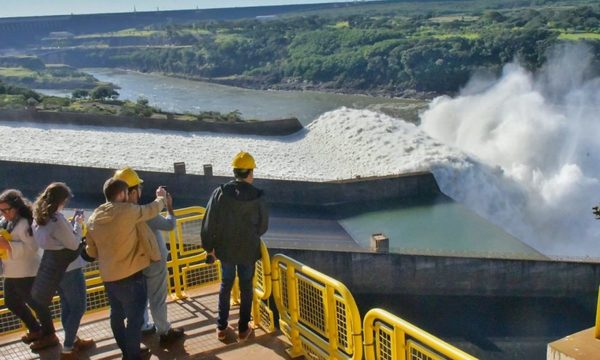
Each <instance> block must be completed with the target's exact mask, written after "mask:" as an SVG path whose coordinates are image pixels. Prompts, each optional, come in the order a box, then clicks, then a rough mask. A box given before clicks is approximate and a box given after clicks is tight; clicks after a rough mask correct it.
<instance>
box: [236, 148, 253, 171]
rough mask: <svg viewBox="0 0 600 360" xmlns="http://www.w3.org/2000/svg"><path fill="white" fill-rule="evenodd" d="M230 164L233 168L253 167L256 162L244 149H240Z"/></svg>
mask: <svg viewBox="0 0 600 360" xmlns="http://www.w3.org/2000/svg"><path fill="white" fill-rule="evenodd" d="M231 166H233V168H234V169H255V168H256V163H255V162H254V158H253V157H252V155H250V154H248V153H247V152H245V151H240V152H239V153H238V154H237V155H236V156H235V157H234V158H233V161H231Z"/></svg>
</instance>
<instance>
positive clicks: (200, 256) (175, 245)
mask: <svg viewBox="0 0 600 360" xmlns="http://www.w3.org/2000/svg"><path fill="white" fill-rule="evenodd" d="M204 213H205V209H204V208H203V207H200V206H192V207H187V208H183V209H176V210H175V211H174V214H175V217H176V218H177V221H176V226H175V230H174V231H171V232H168V233H167V234H165V235H167V237H165V239H168V244H169V250H170V259H169V260H168V261H167V267H168V269H169V281H168V284H169V291H170V293H171V294H172V296H173V297H174V298H178V299H183V298H185V297H187V294H186V290H189V289H194V288H198V287H202V286H207V285H211V284H216V283H219V282H220V280H221V267H220V266H219V265H220V263H219V262H218V261H215V262H214V263H213V264H207V263H206V256H207V254H206V251H204V249H203V248H202V240H201V239H200V230H201V228H202V219H203V218H204Z"/></svg>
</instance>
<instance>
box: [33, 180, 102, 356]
mask: <svg viewBox="0 0 600 360" xmlns="http://www.w3.org/2000/svg"><path fill="white" fill-rule="evenodd" d="M71 197H73V194H72V193H71V189H69V187H68V186H67V185H66V184H65V183H62V182H55V183H52V184H50V185H48V187H46V189H45V190H44V191H43V192H42V193H41V194H40V195H39V196H38V198H37V199H36V201H35V203H34V206H33V218H34V223H33V234H34V237H35V240H36V242H37V243H38V245H39V246H40V247H41V248H42V249H44V256H43V257H42V262H41V265H40V268H39V271H38V275H37V278H36V281H35V282H34V285H33V288H32V296H33V299H34V300H35V302H36V303H37V307H35V310H36V312H37V310H38V309H42V313H43V314H46V312H45V311H46V309H49V307H50V305H51V303H52V297H53V296H54V293H55V292H56V291H57V290H58V293H59V295H60V305H61V322H62V325H63V329H64V331H65V339H64V344H63V350H62V352H61V357H60V358H61V359H62V360H67V359H77V351H78V350H81V349H83V348H87V347H90V346H92V345H94V341H93V340H91V339H87V340H84V339H80V338H79V337H77V330H78V329H79V324H80V323H81V318H82V317H83V314H84V313H85V310H86V292H85V277H84V275H83V270H82V268H83V266H84V265H85V262H84V261H83V259H82V258H81V257H80V256H79V255H80V252H81V248H82V245H81V244H82V242H81V240H82V226H83V219H84V216H83V212H82V211H81V212H80V211H77V212H76V213H75V216H74V217H73V222H71V223H70V222H69V221H68V220H67V219H66V218H65V216H64V215H63V214H62V210H63V209H64V207H65V205H66V204H67V202H68V201H69V199H71ZM44 335H46V336H45V337H42V338H41V339H40V340H38V341H36V342H34V343H33V344H31V347H32V349H34V350H37V349H41V348H44V347H46V346H51V345H52V344H53V343H54V342H55V340H53V338H52V335H53V334H52V335H49V334H44ZM53 336H54V337H56V335H53ZM47 337H48V338H47ZM46 338H47V339H48V340H47V342H44V339H46Z"/></svg>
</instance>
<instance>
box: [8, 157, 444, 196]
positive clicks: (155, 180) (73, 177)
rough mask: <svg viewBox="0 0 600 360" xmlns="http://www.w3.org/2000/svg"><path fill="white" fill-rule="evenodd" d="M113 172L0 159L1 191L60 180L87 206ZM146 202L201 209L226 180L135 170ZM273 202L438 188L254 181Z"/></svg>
mask: <svg viewBox="0 0 600 360" xmlns="http://www.w3.org/2000/svg"><path fill="white" fill-rule="evenodd" d="M113 172H114V170H113V169H100V168H91V167H77V166H68V165H51V164H36V163H21V162H12V161H0V174H1V176H0V189H5V188H8V187H14V188H17V189H20V190H21V191H23V192H24V193H25V194H27V195H28V196H31V197H33V196H34V195H35V194H37V193H39V192H40V191H41V190H43V189H44V188H45V187H46V185H47V184H49V183H50V182H53V181H64V182H66V183H67V184H68V185H69V186H70V187H71V189H72V190H73V192H74V194H75V196H76V197H77V198H80V199H84V200H85V201H87V202H89V201H91V202H96V203H98V202H102V201H103V200H104V197H103V195H102V185H103V183H104V181H105V180H106V179H107V178H109V177H110V176H112V174H113ZM139 175H140V177H141V178H142V179H144V186H145V188H146V189H147V191H146V192H145V199H143V200H148V201H149V200H150V196H151V195H152V194H153V192H154V189H155V188H156V187H157V186H159V185H167V186H168V187H169V191H170V192H171V193H173V196H174V198H175V200H176V203H177V204H178V206H186V205H205V204H206V202H207V200H208V198H209V197H210V194H211V193H212V191H213V190H214V189H215V188H216V187H217V186H219V185H220V184H222V183H225V182H227V181H229V180H231V178H229V177H221V176H202V175H176V174H173V173H161V172H151V171H139ZM255 185H256V186H258V187H259V188H261V189H263V190H265V192H266V194H267V199H268V201H269V202H271V203H273V204H287V205H292V206H323V205H334V204H341V203H350V202H358V201H369V200H382V199H396V198H408V197H415V196H436V195H439V194H440V191H439V188H438V186H437V184H436V182H435V179H434V178H433V175H431V174H430V173H419V174H411V175H403V176H393V177H385V178H369V179H355V180H347V181H337V182H307V181H287V180H285V181H284V180H267V179H256V181H255Z"/></svg>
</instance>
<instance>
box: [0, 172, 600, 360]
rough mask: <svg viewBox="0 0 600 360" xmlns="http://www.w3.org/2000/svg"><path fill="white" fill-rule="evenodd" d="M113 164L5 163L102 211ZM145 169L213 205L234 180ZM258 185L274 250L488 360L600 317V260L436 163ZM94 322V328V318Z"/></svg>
mask: <svg viewBox="0 0 600 360" xmlns="http://www.w3.org/2000/svg"><path fill="white" fill-rule="evenodd" d="M113 172H114V169H107V168H92V167H80V166H70V165H56V164H40V163H24V162H15V161H0V173H1V174H2V177H0V187H1V188H3V189H4V188H8V187H15V188H19V189H20V190H22V191H23V193H24V194H26V195H27V196H28V197H30V198H34V197H35V196H36V194H37V193H38V192H39V191H40V190H41V189H43V188H44V186H45V185H46V184H48V183H49V182H52V181H64V182H66V183H68V184H69V186H70V187H71V189H72V190H73V192H74V194H75V195H76V197H75V198H74V199H73V200H72V204H71V206H74V207H82V208H86V209H93V208H95V207H96V206H97V205H99V204H100V203H102V202H103V196H102V195H101V192H100V189H101V188H102V183H103V182H104V180H105V179H107V178H108V177H110V176H112V174H113ZM139 174H140V177H141V178H143V179H144V185H145V187H146V188H148V189H151V188H154V187H157V186H159V185H167V186H168V187H169V190H170V192H172V194H173V196H174V202H175V205H176V207H177V208H182V207H186V206H204V205H205V204H206V202H207V200H208V197H209V196H210V193H211V192H212V190H213V189H214V188H215V187H216V186H218V185H220V184H222V183H224V182H227V181H229V180H230V178H229V177H222V176H212V175H210V174H206V175H194V174H182V173H179V174H178V173H175V172H173V173H165V172H152V171H139ZM255 184H256V186H257V187H259V188H261V189H263V190H264V191H265V193H266V195H267V199H268V201H269V207H270V214H271V220H270V227H269V231H268V232H267V233H266V234H265V236H264V237H263V241H264V242H265V244H266V247H267V248H268V251H269V253H270V254H282V255H286V256H289V257H290V258H292V259H295V261H299V262H300V263H302V264H305V265H307V266H310V267H311V268H313V269H316V270H317V271H319V272H322V273H324V274H327V275H328V276H331V277H333V278H334V279H336V280H338V281H340V282H342V283H343V284H345V285H346V286H347V287H348V289H349V290H350V291H351V292H352V294H354V296H355V298H356V302H357V306H358V310H359V312H360V314H361V315H362V314H365V313H366V312H368V310H369V309H371V308H374V307H378V308H384V309H387V310H388V311H390V312H392V313H394V314H395V315H397V316H400V317H401V318H403V319H406V320H408V321H410V322H411V323H413V324H416V325H417V326H420V327H422V328H424V329H426V330H428V331H430V332H432V333H433V334H435V335H436V336H439V337H440V338H442V339H443V340H446V341H448V342H449V343H451V344H452V345H454V346H457V347H458V348H460V349H461V350H463V351H466V352H467V353H469V354H471V355H473V356H476V357H479V358H482V359H522V358H531V359H534V358H543V357H544V354H545V353H546V346H547V344H548V343H550V342H552V341H554V340H557V339H560V338H562V337H564V336H567V335H569V334H572V333H574V332H577V331H580V330H582V329H585V328H588V327H590V326H592V325H593V317H594V311H595V301H596V296H597V293H596V291H597V284H598V283H600V266H599V264H598V263H594V262H565V261H556V260H552V259H549V258H547V257H546V256H544V255H543V254H541V253H540V252H538V251H536V250H535V249H533V248H531V247H530V246H528V245H527V244H525V243H523V242H521V241H519V240H518V239H516V238H514V237H512V236H511V235H510V234H507V233H506V232H504V231H503V230H502V229H500V228H498V227H497V226H495V225H493V224H490V223H489V222H487V221H485V220H484V219H482V218H481V217H479V216H478V215H476V214H474V213H473V212H471V211H470V210H468V209H466V208H464V207H463V206H461V205H460V204H458V203H455V202H454V201H452V200H451V199H450V198H448V197H446V196H445V195H444V194H442V193H441V192H440V190H439V188H438V186H437V183H436V181H435V179H434V177H433V175H432V174H431V173H427V172H423V173H414V174H404V175H398V176H386V177H373V178H358V179H350V180H337V181H326V182H311V181H288V180H278V179H256V180H255ZM145 200H146V199H143V201H145ZM148 200H149V199H148ZM195 229H196V230H193V229H188V230H187V231H192V232H193V233H195V232H196V231H199V229H198V228H195ZM374 233H383V234H385V235H386V236H387V237H388V238H389V251H388V252H384V253H380V252H376V251H374V250H373V249H371V248H370V237H371V235H373V234H374ZM188 236H190V239H191V238H192V235H188ZM198 236H199V234H198ZM184 241H185V240H184ZM190 241H191V243H189V244H188V245H190V244H192V243H194V244H196V245H198V242H194V241H192V240H190ZM200 244H201V243H200ZM184 246H185V245H184ZM182 271H184V272H185V270H182ZM201 296H205V295H201ZM206 296H208V295H206ZM172 306H175V305H172ZM7 330H8V331H9V332H10V331H14V328H12V329H7ZM89 331H90V334H94V332H93V326H91V327H90V328H89ZM212 334H213V333H211V335H212ZM93 336H96V335H93ZM12 344H13V345H14V346H15V347H16V343H12ZM13 345H11V346H13ZM269 346H274V347H277V346H281V345H280V344H279V345H277V344H271V345H269ZM16 348H17V347H16ZM25 351H26V352H27V351H28V350H25ZM211 351H215V350H214V349H213V350H211ZM202 353H203V352H200V354H202ZM205 355H206V354H205ZM94 356H96V355H94ZM98 356H99V357H97V358H103V357H100V355H98ZM92 358H96V357H92ZM190 358H194V357H190ZM198 358H203V357H202V356H200V357H198Z"/></svg>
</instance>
